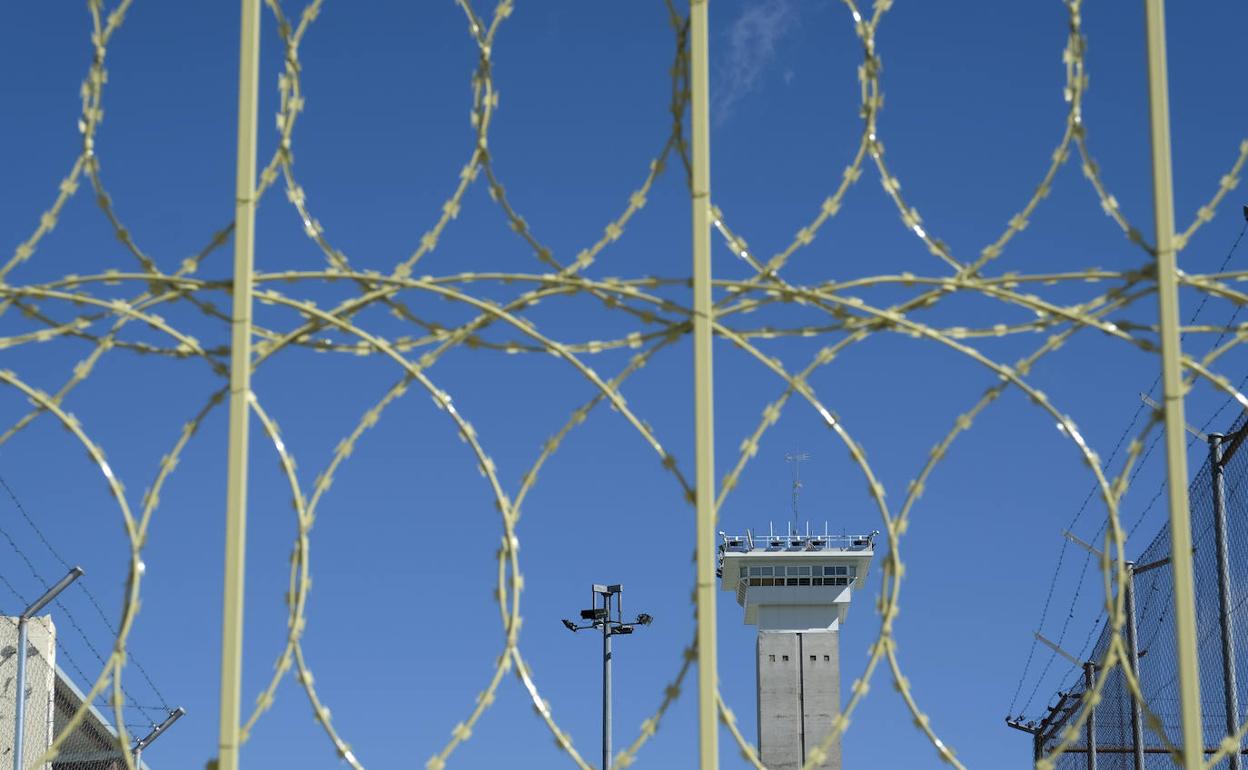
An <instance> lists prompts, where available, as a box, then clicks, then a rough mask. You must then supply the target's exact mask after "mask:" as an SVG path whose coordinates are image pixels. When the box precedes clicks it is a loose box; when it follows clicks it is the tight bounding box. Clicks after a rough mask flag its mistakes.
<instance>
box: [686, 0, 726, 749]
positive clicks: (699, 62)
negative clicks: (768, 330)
mask: <svg viewBox="0 0 1248 770" xmlns="http://www.w3.org/2000/svg"><path fill="white" fill-rule="evenodd" d="M707 2H708V0H690V6H689V31H690V36H689V40H690V51H689V59H690V61H689V64H690V92H691V93H690V100H691V103H690V112H691V115H690V126H691V129H692V134H693V137H692V139H693V143H692V147H691V150H692V152H691V156H692V157H691V163H692V169H691V171H692V177H693V179H692V190H691V192H692V198H693V367H694V368H693V380H694V386H693V387H694V394H693V411H694V447H695V449H694V453H695V465H696V467H695V470H694V473H695V476H694V478H695V483H694V489H695V491H696V498H695V501H694V504H695V506H696V514H697V608H698V641H697V652H698V754H699V757H700V760H699V761H700V767H701V770H718V767H719V720H718V718H717V716H718V714H717V711H718V700H717V696H718V682H717V679H716V672H717V667H718V662H717V658H716V649H715V646H716V640H715V631H716V628H715V441H714V428H715V410H714V407H713V405H712V400H711V396H712V394H713V385H714V377H713V371H712V368H711V342H712V339H713V335H714V330H713V328H712V323H713V313H714V310H715V308H714V305H713V304H712V303H711V168H710V163H711V151H710V135H711V131H710V114H709V113H710V100H709V97H708V91H709V88H710V78H709V73H708V68H709V62H708V58H707V52H708V41H707V8H706V6H707Z"/></svg>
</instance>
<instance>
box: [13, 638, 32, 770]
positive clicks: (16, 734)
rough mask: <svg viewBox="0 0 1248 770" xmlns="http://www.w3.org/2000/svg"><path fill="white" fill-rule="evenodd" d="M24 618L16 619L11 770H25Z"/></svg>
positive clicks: (25, 641) (26, 643)
mask: <svg viewBox="0 0 1248 770" xmlns="http://www.w3.org/2000/svg"><path fill="white" fill-rule="evenodd" d="M28 644H29V642H28V641H27V640H26V617H25V616H22V617H19V618H18V619H17V672H16V674H15V677H14V679H15V681H14V687H13V698H14V700H13V770H25V769H24V766H23V763H24V759H23V756H22V755H23V753H24V752H25V750H26V748H25V746H26V724H25V722H26V647H27V645H28Z"/></svg>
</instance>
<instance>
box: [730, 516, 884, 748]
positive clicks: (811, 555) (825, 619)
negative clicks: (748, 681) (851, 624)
mask: <svg viewBox="0 0 1248 770" xmlns="http://www.w3.org/2000/svg"><path fill="white" fill-rule="evenodd" d="M720 537H721V538H722V540H723V542H722V543H721V544H720V546H719V566H720V579H721V583H720V585H721V588H722V589H723V590H725V591H732V592H734V593H735V594H736V596H737V604H739V605H741V606H742V607H743V608H744V609H745V622H746V623H747V624H749V625H755V626H758V747H759V751H760V753H761V755H762V760H763V764H765V765H766V766H767V767H768V768H769V770H798V768H800V767H802V766H803V765H804V764H805V763H806V760H807V759H808V758H809V757H808V752H810V751H811V750H812V749H814V748H815V747H817V746H819V745H820V744H821V743H822V742H823V740H824V738H826V737H827V736H828V733H829V732H830V731H831V730H832V723H833V721H834V720H835V719H836V717H837V715H838V714H840V711H841V660H840V643H839V638H840V628H841V624H842V623H844V622H845V616H846V614H847V613H848V612H849V602H850V598H851V597H852V595H853V592H854V590H855V589H856V588H858V587H859V586H861V585H863V583H864V582H865V581H866V577H867V568H868V567H869V566H870V564H871V557H872V556H873V555H874V554H875V550H874V549H875V533H872V534H870V535H858V536H849V535H831V536H829V535H826V534H825V535H810V534H806V535H798V534H793V533H790V534H787V535H766V536H758V535H754V534H753V533H751V532H749V531H747V532H746V534H745V536H744V537H736V536H731V535H725V534H724V533H722V532H721V533H720ZM816 767H819V768H822V769H824V770H840V767H841V747H840V741H839V740H838V741H836V742H835V743H833V745H832V747H831V749H830V750H829V751H828V753H827V757H826V759H824V761H823V762H822V763H821V764H818V765H816Z"/></svg>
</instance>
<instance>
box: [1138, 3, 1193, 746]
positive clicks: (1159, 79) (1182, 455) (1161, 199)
mask: <svg viewBox="0 0 1248 770" xmlns="http://www.w3.org/2000/svg"><path fill="white" fill-rule="evenodd" d="M1144 8H1145V17H1146V26H1147V30H1148V32H1147V34H1148V97H1149V123H1150V126H1151V129H1152V145H1153V218H1154V221H1155V224H1156V229H1157V298H1158V304H1159V308H1160V313H1159V322H1160V327H1161V374H1162V383H1163V388H1164V391H1163V392H1164V393H1165V428H1166V467H1167V487H1168V490H1169V501H1170V548H1171V551H1170V554H1171V559H1172V561H1171V565H1172V570H1173V573H1174V631H1175V640H1176V642H1177V644H1176V651H1177V656H1178V661H1177V662H1178V667H1179V708H1180V711H1181V714H1182V722H1181V723H1182V735H1183V767H1184V770H1200V768H1202V767H1203V760H1204V753H1203V752H1204V734H1203V732H1202V729H1201V721H1200V672H1199V663H1198V660H1197V657H1196V601H1195V591H1194V581H1193V579H1192V527H1191V516H1190V513H1189V511H1188V499H1187V447H1186V444H1185V436H1184V433H1183V430H1184V415H1183V395H1184V394H1183V371H1182V368H1181V366H1180V362H1181V361H1180V359H1181V356H1182V349H1181V347H1180V341H1179V291H1178V274H1177V265H1176V260H1175V233H1174V183H1173V179H1172V177H1171V169H1170V101H1169V86H1168V85H1167V82H1166V26H1165V25H1166V18H1165V2H1164V0H1144Z"/></svg>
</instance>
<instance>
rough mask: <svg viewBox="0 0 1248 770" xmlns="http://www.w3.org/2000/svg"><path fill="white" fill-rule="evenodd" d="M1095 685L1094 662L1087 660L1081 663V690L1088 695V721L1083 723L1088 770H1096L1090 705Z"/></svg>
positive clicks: (1094, 724)
mask: <svg viewBox="0 0 1248 770" xmlns="http://www.w3.org/2000/svg"><path fill="white" fill-rule="evenodd" d="M1095 686H1096V664H1095V663H1093V662H1092V661H1088V662H1087V663H1084V664H1083V691H1084V693H1086V694H1087V697H1088V721H1087V722H1086V723H1084V729H1085V730H1086V731H1087V732H1086V734H1087V743H1088V751H1087V753H1086V754H1085V756H1086V757H1087V760H1088V770H1096V708H1095V707H1094V706H1093V705H1092V689H1093V688H1094V687H1095Z"/></svg>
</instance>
